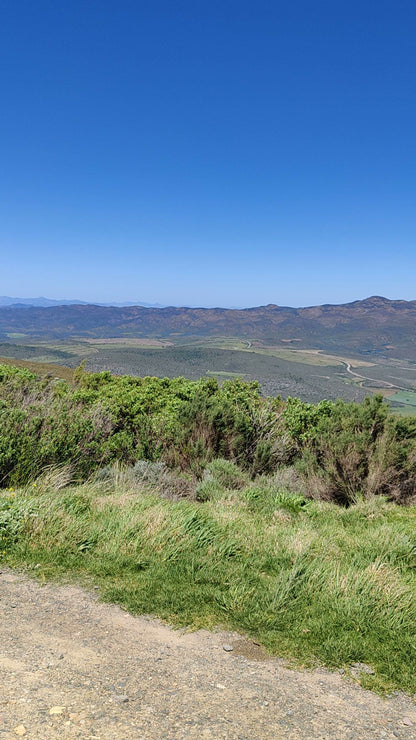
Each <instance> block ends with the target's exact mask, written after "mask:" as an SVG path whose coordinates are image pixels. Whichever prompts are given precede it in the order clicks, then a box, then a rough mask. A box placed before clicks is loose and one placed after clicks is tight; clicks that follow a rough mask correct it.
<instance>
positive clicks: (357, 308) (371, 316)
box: [0, 296, 416, 360]
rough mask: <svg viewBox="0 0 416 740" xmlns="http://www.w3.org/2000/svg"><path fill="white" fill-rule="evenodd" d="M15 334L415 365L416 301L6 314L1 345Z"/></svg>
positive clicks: (0, 324) (6, 310)
mask: <svg viewBox="0 0 416 740" xmlns="http://www.w3.org/2000/svg"><path fill="white" fill-rule="evenodd" d="M12 333H20V334H24V335H25V337H26V338H28V337H33V338H34V339H35V338H36V339H51V338H54V339H68V338H70V337H86V338H87V337H88V338H90V337H134V336H136V337H156V336H157V337H169V336H174V337H175V338H181V337H182V338H189V337H194V338H198V337H201V338H203V337H210V336H211V337H212V336H223V337H237V336H238V337H243V338H247V339H249V340H259V341H262V342H265V343H268V344H273V345H279V344H281V343H284V344H285V346H287V345H288V344H289V346H290V344H291V343H293V346H295V347H297V348H300V347H308V348H317V349H323V350H327V351H328V350H331V351H338V352H340V351H342V352H343V353H345V352H346V350H348V351H349V352H353V353H355V354H360V355H363V354H364V355H365V354H374V353H375V354H381V355H384V356H391V357H407V358H408V359H411V360H416V301H401V300H393V301H392V300H389V299H387V298H382V297H380V296H373V297H371V298H367V299H365V300H363V301H354V302H353V303H346V304H342V305H323V306H311V307H308V308H290V307H280V306H276V305H268V306H259V307H256V308H246V309H224V308H174V307H167V308H145V307H142V306H131V307H121V308H119V307H105V306H94V305H69V306H53V307H48V308H40V307H28V308H25V310H22V309H21V308H14V307H0V339H1V340H3V341H4V340H5V339H7V337H8V335H9V334H12Z"/></svg>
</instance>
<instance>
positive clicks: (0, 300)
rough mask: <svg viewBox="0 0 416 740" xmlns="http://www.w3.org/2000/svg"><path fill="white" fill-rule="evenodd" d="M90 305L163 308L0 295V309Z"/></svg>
mask: <svg viewBox="0 0 416 740" xmlns="http://www.w3.org/2000/svg"><path fill="white" fill-rule="evenodd" d="M91 305H98V306H117V307H122V306H147V307H149V308H163V306H164V304H162V303H141V302H140V301H126V302H124V303H98V304H93V303H92V302H91V301H78V300H76V299H74V300H68V299H67V298H62V299H61V300H56V299H55V298H44V296H39V297H38V298H11V297H10V296H8V295H0V307H2V306H11V307H13V308H28V307H30V306H36V307H38V308H49V307H50V306H91Z"/></svg>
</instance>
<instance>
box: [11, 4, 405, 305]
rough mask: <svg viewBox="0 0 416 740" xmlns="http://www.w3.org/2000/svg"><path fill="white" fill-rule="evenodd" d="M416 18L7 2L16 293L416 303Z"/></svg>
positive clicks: (343, 11)
mask: <svg viewBox="0 0 416 740" xmlns="http://www.w3.org/2000/svg"><path fill="white" fill-rule="evenodd" d="M415 38H416V3H415V2H414V0H405V1H403V0H372V1H371V2H370V0H359V1H357V0H285V1H284V2H283V1H281V0H269V1H267V2H266V1H265V0H252V1H250V2H246V1H245V0H221V1H220V2H219V1H217V0H145V1H144V0H111V1H110V0H36V2H34V0H3V2H2V3H1V9H0V74H1V87H0V93H1V98H0V101H1V106H0V249H1V273H0V294H1V295H17V296H21V297H28V296H37V295H46V296H49V297H53V298H63V297H66V298H80V299H84V300H93V301H111V300H114V301H123V300H134V299H138V300H141V301H149V302H153V301H154V302H160V303H169V304H176V305H222V306H250V305H251V306H253V305H260V304H266V303H278V304H280V305H294V306H298V305H311V304H316V303H324V302H333V303H340V302H344V301H348V300H354V299H357V298H364V297H366V296H368V295H372V294H380V295H386V296H387V297H390V298H393V297H397V298H398V297H400V298H406V299H415V298H416V284H415V275H416V52H415Z"/></svg>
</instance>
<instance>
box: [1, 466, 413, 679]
mask: <svg viewBox="0 0 416 740" xmlns="http://www.w3.org/2000/svg"><path fill="white" fill-rule="evenodd" d="M226 473H227V471H226V470H225V469H223V468H222V467H221V465H217V471H216V467H215V465H214V466H213V468H212V470H211V473H210V475H211V480H214V482H216V487H215V492H214V493H215V495H213V497H212V498H211V499H210V500H207V501H205V502H204V503H198V502H192V501H172V500H168V499H164V498H161V497H160V495H158V494H157V492H156V490H155V491H153V492H152V490H151V489H150V488H149V486H146V487H145V486H143V487H142V489H139V488H137V487H136V488H135V489H134V490H133V489H129V488H128V485H127V480H126V478H124V479H123V477H122V476H119V478H118V479H116V482H115V483H114V482H113V484H112V486H109V485H108V483H105V482H103V483H99V482H94V483H89V484H85V485H82V486H73V487H71V486H68V485H65V484H66V483H67V482H68V481H67V480H65V476H64V475H63V474H62V471H60V472H59V476H60V477H59V479H57V480H56V481H54V480H53V475H52V474H50V475H49V477H48V478H44V479H43V480H39V481H37V483H36V485H34V484H31V485H30V486H27V487H25V488H21V489H18V490H5V491H3V492H1V495H0V536H1V538H2V539H1V546H0V552H1V553H2V558H3V560H4V561H5V562H7V563H9V564H10V565H11V566H15V567H24V568H28V569H31V568H34V566H35V565H36V566H37V568H36V569H34V571H33V572H34V573H36V574H37V575H38V576H41V577H42V578H57V577H63V576H65V578H68V577H71V578H74V579H76V580H78V581H80V582H82V583H85V584H92V583H94V584H96V585H98V586H99V589H100V592H101V594H102V597H103V599H105V600H109V601H113V602H117V603H120V604H122V605H123V606H124V607H126V608H127V609H129V610H130V611H131V612H133V613H136V614H140V613H151V614H154V615H158V616H160V617H162V618H163V619H166V620H168V621H169V622H171V623H173V624H181V625H188V626H191V627H201V626H207V627H212V626H214V625H220V626H225V627H228V628H233V629H237V630H241V631H243V632H245V633H248V634H249V635H251V636H253V637H254V638H255V639H256V640H258V641H259V642H261V643H262V644H263V645H264V646H265V647H266V648H267V649H268V650H269V651H270V652H271V653H273V654H276V655H279V656H284V657H286V658H288V659H292V660H293V661H295V662H297V663H302V664H305V665H308V666H312V665H316V664H320V663H322V664H325V665H327V666H330V667H343V668H344V669H346V670H347V672H348V667H349V666H350V665H351V664H352V663H355V662H363V663H366V664H368V665H369V666H371V667H372V669H373V670H374V675H364V676H363V679H362V681H363V682H364V683H365V685H366V686H368V687H369V688H373V689H376V690H379V691H389V690H392V689H404V690H407V691H409V692H411V693H412V692H416V677H415V670H414V669H415V665H416V644H415V640H416V634H415V625H416V538H415V524H416V507H407V508H404V507H397V506H395V505H393V504H389V503H387V502H385V501H384V500H383V499H381V498H377V499H373V500H370V501H367V502H363V503H359V504H357V505H355V506H352V507H350V508H349V509H341V508H339V507H337V506H335V505H331V504H327V503H323V502H317V501H305V500H304V499H303V498H302V496H301V495H300V494H296V495H293V494H290V493H288V492H287V491H284V490H280V491H279V490H278V489H276V485H275V484H274V483H273V481H272V480H271V481H270V483H269V488H267V485H266V483H265V481H264V480H263V482H262V485H261V486H260V487H257V489H256V487H255V486H253V484H248V483H244V481H240V483H239V486H240V487H239V488H231V487H230V488H225V487H224V485H222V484H221V483H220V482H219V480H218V476H219V475H222V476H224V475H225V474H226ZM228 474H230V471H228ZM216 476H217V479H216ZM117 480H118V482H117ZM55 483H56V484H57V485H55ZM232 483H233V482H232V480H230V481H229V485H230V484H232ZM62 486H63V487H62ZM38 566H40V567H38Z"/></svg>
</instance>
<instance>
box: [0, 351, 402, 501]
mask: <svg viewBox="0 0 416 740" xmlns="http://www.w3.org/2000/svg"><path fill="white" fill-rule="evenodd" d="M216 458H225V459H228V460H231V461H233V462H235V463H237V464H238V465H239V466H240V467H241V468H242V469H243V470H245V471H247V472H248V473H249V474H250V475H251V476H252V477H255V476H256V475H259V474H270V473H273V472H274V471H275V470H277V469H278V468H279V467H281V466H287V465H289V464H290V465H296V466H297V468H298V472H299V474H300V475H301V476H303V477H304V478H305V477H306V478H307V479H308V480H309V482H310V485H309V486H308V489H309V493H310V495H319V496H320V497H323V498H327V499H333V500H336V501H338V502H339V503H342V504H344V505H348V504H349V503H351V502H353V501H355V500H357V498H359V497H362V496H364V497H367V496H369V495H372V494H377V493H382V494H384V495H387V496H388V497H390V498H393V499H395V500H397V501H401V502H404V501H408V500H410V499H411V498H412V497H414V496H415V493H416V420H414V419H401V418H396V417H394V416H393V415H391V414H389V411H388V408H387V406H386V405H385V404H384V402H383V400H382V399H381V398H380V397H374V398H372V399H366V401H364V402H363V403H362V404H353V403H345V402H343V401H337V402H335V403H332V402H328V401H322V402H321V403H319V404H317V405H312V404H306V403H303V402H302V401H300V400H299V399H289V400H288V401H287V402H286V403H284V402H283V401H281V399H279V398H262V397H261V395H260V389H259V386H258V384H257V383H245V382H243V381H240V380H232V381H227V382H225V383H223V384H222V385H219V384H218V382H217V381H216V380H214V379H202V380H199V381H190V380H186V379H184V378H174V379H168V378H163V379H159V378H133V377H130V376H122V377H116V376H112V375H111V374H110V373H107V372H102V373H95V374H92V373H86V372H84V370H83V369H82V368H79V369H78V371H76V373H75V383H74V385H73V386H72V385H70V384H68V383H66V382H65V381H64V380H57V379H54V378H40V377H38V376H36V375H35V374H33V373H30V372H28V371H27V370H22V369H17V368H13V367H10V366H6V365H3V366H0V486H3V487H5V486H6V485H10V484H17V483H25V482H27V481H28V480H30V479H33V478H35V477H36V476H38V475H39V474H40V473H41V472H42V471H43V470H44V469H45V468H46V467H48V466H51V465H57V464H58V465H60V464H70V465H71V468H72V471H73V475H74V477H77V478H79V479H85V478H87V477H88V476H89V475H90V474H91V473H93V472H94V471H95V470H97V469H99V468H103V467H104V466H106V465H108V464H111V463H113V462H116V461H117V462H119V463H122V464H125V465H133V464H134V463H136V462H137V461H138V460H148V461H157V460H163V461H164V462H166V463H167V464H168V465H169V466H171V467H178V468H180V469H182V470H188V471H191V472H192V473H193V474H194V475H195V476H196V477H197V478H200V477H201V475H202V473H203V471H204V469H205V468H206V465H207V464H208V463H209V462H210V461H211V460H213V459H216Z"/></svg>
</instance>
